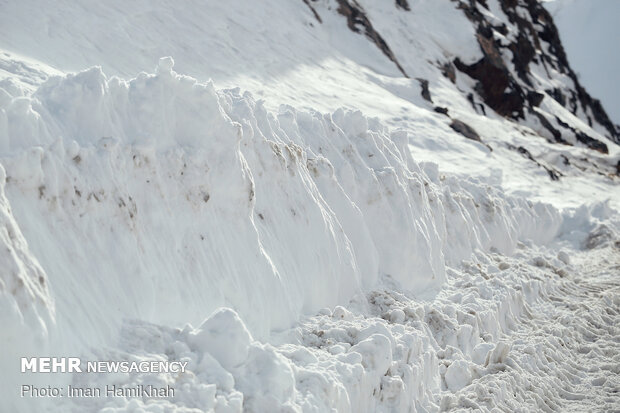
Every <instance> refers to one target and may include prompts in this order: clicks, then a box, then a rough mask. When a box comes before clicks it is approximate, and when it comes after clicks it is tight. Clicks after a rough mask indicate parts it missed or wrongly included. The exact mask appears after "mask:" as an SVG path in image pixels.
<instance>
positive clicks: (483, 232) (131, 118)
mask: <svg viewBox="0 0 620 413" xmlns="http://www.w3.org/2000/svg"><path fill="white" fill-rule="evenodd" d="M0 116H1V119H2V125H3V127H2V135H1V137H0V140H1V142H2V164H3V165H4V168H5V169H6V183H5V192H6V195H7V197H8V203H10V205H9V204H8V203H7V206H6V212H5V215H6V216H7V220H9V222H13V223H14V222H15V221H16V222H17V223H18V224H17V225H18V226H17V225H16V224H13V226H14V227H15V229H14V230H13V232H16V233H18V232H17V231H18V230H21V232H22V233H23V234H24V236H25V239H26V240H27V243H28V247H26V246H25V243H22V244H24V245H23V246H22V250H23V254H24V255H25V258H23V259H25V260H29V261H27V262H30V261H32V262H33V264H31V267H32V268H33V269H31V270H30V273H27V274H26V275H24V276H22V278H26V279H31V281H29V283H28V284H27V285H30V284H31V283H32V284H35V286H38V287H37V288H36V289H34V290H33V291H34V292H33V293H32V294H31V295H30V296H25V297H21V298H19V297H12V296H11V294H9V296H8V297H9V298H11V300H18V301H19V300H21V301H22V302H29V303H30V304H28V305H32V304H33V303H34V302H42V303H41V304H40V305H42V306H43V308H45V309H47V311H46V312H44V314H49V316H48V317H47V318H46V317H44V316H43V315H40V316H39V317H33V318H32V319H28V318H24V319H21V318H19V317H17V316H15V317H13V322H14V324H19V323H27V324H32V323H37V324H41V325H44V326H45V325H47V326H48V328H50V327H51V326H52V325H53V324H52V323H51V322H50V320H53V319H54V317H55V319H56V321H57V324H58V326H57V329H56V330H54V331H53V332H52V333H51V336H52V339H53V340H52V341H54V342H55V343H57V344H58V343H62V344H63V345H66V346H69V349H71V348H72V347H73V349H76V348H83V347H82V346H83V345H88V344H92V343H95V342H100V341H102V340H103V341H106V340H109V339H111V338H113V337H114V332H115V331H116V330H117V328H118V326H119V323H120V322H121V320H122V319H123V318H137V319H143V320H148V321H152V322H158V323H163V324H175V323H182V322H193V323H197V322H199V321H200V320H201V319H202V318H204V316H205V315H207V314H209V313H210V312H211V311H213V310H215V309H217V308H219V307H221V306H228V307H232V308H235V309H236V310H237V311H238V312H239V314H240V315H241V316H242V318H243V319H244V320H246V322H247V324H248V326H249V328H250V330H251V331H252V333H253V334H255V335H256V336H257V337H263V338H264V337H266V336H267V334H268V332H269V331H272V330H274V329H282V328H285V327H289V326H290V325H291V323H292V322H293V321H295V320H297V318H298V317H299V315H300V314H308V313H312V312H314V311H317V310H318V309H320V308H322V307H333V306H334V305H336V304H345V303H347V302H348V300H349V299H351V298H352V297H353V296H354V295H355V294H356V293H359V292H363V291H368V290H369V289H371V288H373V287H375V286H376V285H377V283H379V282H382V281H385V280H389V282H392V283H395V284H396V285H399V286H400V287H401V288H402V289H404V290H406V291H411V292H413V293H416V294H420V293H423V292H424V291H428V290H429V289H436V288H437V287H439V286H441V284H442V282H443V281H444V279H445V262H446V260H448V261H454V262H456V261H458V260H460V259H462V258H464V257H466V256H468V255H469V254H470V253H471V252H472V251H473V250H475V249H478V248H480V249H484V250H489V249H492V248H494V249H496V250H498V251H502V252H506V253H510V251H511V250H512V249H513V248H514V246H515V245H516V242H517V240H519V239H525V238H531V239H536V240H537V241H539V242H545V240H549V239H551V238H552V237H553V236H554V234H555V233H556V232H557V230H558V228H559V225H560V218H559V214H558V213H557V212H556V211H555V210H554V209H553V208H552V207H549V206H544V205H542V204H535V205H533V204H530V203H528V202H526V201H523V200H519V199H514V198H510V197H506V196H504V195H503V194H502V192H501V191H500V190H499V189H497V188H493V187H490V186H488V185H485V184H484V183H480V182H476V181H475V180H473V181H460V180H457V179H455V178H447V179H446V178H444V177H443V176H441V175H439V173H438V170H437V167H436V166H435V165H433V164H424V165H422V167H421V166H420V165H418V164H417V163H416V162H415V161H414V160H413V159H412V157H411V155H410V153H409V151H408V148H407V143H406V142H407V139H406V133H405V132H403V131H389V130H388V129H387V128H386V127H385V126H382V125H381V123H380V122H378V121H377V120H374V119H369V118H366V117H364V116H363V115H361V113H359V112H351V111H344V110H339V111H337V112H335V113H333V114H329V115H325V114H321V113H317V112H314V113H308V112H298V111H296V110H294V109H293V108H291V107H282V108H281V110H280V112H279V113H278V114H271V113H269V112H268V111H266V110H265V108H264V107H263V106H262V104H261V102H260V101H259V102H256V101H255V100H254V99H253V98H252V96H251V95H250V94H248V93H245V94H241V93H240V92H239V91H238V90H223V91H216V90H215V89H214V87H213V85H212V84H200V83H198V82H196V81H195V80H194V79H191V78H188V77H185V76H180V75H178V74H176V73H175V72H173V71H172V61H171V59H169V58H166V59H162V61H161V62H160V64H159V67H158V72H157V74H156V75H149V74H145V73H142V74H140V75H139V76H138V77H137V78H135V79H133V80H131V81H129V82H125V81H122V80H120V79H118V78H111V79H107V78H106V77H105V76H104V75H103V74H102V72H101V70H100V69H97V68H94V69H90V70H87V71H85V72H81V73H78V74H75V75H67V76H65V77H58V78H53V79H51V80H50V81H49V82H47V83H46V84H44V85H43V86H42V87H41V88H40V89H39V90H38V91H37V92H36V93H35V94H34V96H33V97H32V98H24V97H17V98H14V99H7V100H5V101H4V103H3V107H2V111H1V112H0ZM9 208H10V209H9ZM18 234H19V233H18ZM5 244H6V245H7V246H10V244H8V241H5ZM37 260H38V262H40V263H41V267H42V269H40V268H39V267H38V266H36V264H35V263H36V262H37ZM39 273H41V274H43V275H41V278H42V279H46V277H47V278H48V279H49V284H50V287H51V291H52V293H51V294H48V293H44V292H45V291H47V290H46V288H47V284H45V283H42V282H41V283H42V284H44V285H43V286H39V281H38V278H39ZM45 274H46V275H45ZM12 277H14V275H12V272H11V271H8V272H3V281H4V283H5V284H6V283H12V282H13V281H11V280H12ZM39 290H41V291H39ZM35 292H37V295H34V293H35ZM35 297H38V298H37V299H36V300H35ZM5 299H6V298H5ZM109 303H114V305H113V306H109V305H108V304H109ZM54 308H55V309H56V314H55V316H54V313H53V309H54ZM104 308H105V309H107V310H106V311H105V312H102V311H101V309H104ZM35 314H36V313H35ZM69 326H72V327H71V329H70V328H69ZM73 329H79V331H80V334H75V335H74V334H72V333H71V332H70V331H71V330H73ZM16 343H17V342H16Z"/></svg>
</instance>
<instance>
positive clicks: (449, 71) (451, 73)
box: [441, 62, 456, 83]
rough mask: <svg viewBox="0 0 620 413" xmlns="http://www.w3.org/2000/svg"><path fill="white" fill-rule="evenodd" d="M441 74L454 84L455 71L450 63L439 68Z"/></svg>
mask: <svg viewBox="0 0 620 413" xmlns="http://www.w3.org/2000/svg"><path fill="white" fill-rule="evenodd" d="M441 73H443V75H444V76H445V77H447V78H448V79H450V81H451V82H452V83H456V71H455V70H454V65H453V64H452V63H450V62H447V63H445V64H443V65H442V66H441Z"/></svg>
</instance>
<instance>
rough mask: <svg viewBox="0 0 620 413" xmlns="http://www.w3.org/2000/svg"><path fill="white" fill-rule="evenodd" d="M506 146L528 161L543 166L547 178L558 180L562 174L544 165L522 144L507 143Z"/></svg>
mask: <svg viewBox="0 0 620 413" xmlns="http://www.w3.org/2000/svg"><path fill="white" fill-rule="evenodd" d="M508 148H509V149H512V150H516V151H517V152H519V153H520V154H521V155H523V157H525V158H527V159H529V160H530V161H532V162H534V163H535V164H536V165H538V166H539V167H541V168H543V169H544V170H545V171H547V174H549V178H551V180H552V181H559V180H560V177H562V176H564V175H563V174H562V172H560V171H558V170H556V169H554V168H552V167H551V166H548V165H545V164H544V163H542V162H539V161H537V160H536V158H534V156H532V153H531V152H530V151H528V150H527V149H526V148H524V147H523V146H519V147H516V146H514V145H511V144H508Z"/></svg>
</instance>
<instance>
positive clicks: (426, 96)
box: [416, 77, 433, 103]
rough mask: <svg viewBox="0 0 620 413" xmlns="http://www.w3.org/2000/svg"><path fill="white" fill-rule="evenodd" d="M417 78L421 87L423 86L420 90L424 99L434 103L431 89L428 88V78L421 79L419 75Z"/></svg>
mask: <svg viewBox="0 0 620 413" xmlns="http://www.w3.org/2000/svg"><path fill="white" fill-rule="evenodd" d="M416 80H417V81H418V82H419V83H420V87H421V88H422V91H421V92H420V94H421V95H422V97H423V98H424V100H427V101H429V102H431V103H433V99H432V98H431V91H430V90H429V89H428V80H426V79H421V78H419V77H418V78H416Z"/></svg>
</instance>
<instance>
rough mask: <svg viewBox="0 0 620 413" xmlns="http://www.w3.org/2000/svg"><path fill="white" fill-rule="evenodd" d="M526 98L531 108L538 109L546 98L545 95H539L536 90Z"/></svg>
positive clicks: (530, 92)
mask: <svg viewBox="0 0 620 413" xmlns="http://www.w3.org/2000/svg"><path fill="white" fill-rule="evenodd" d="M525 98H526V99H527V101H528V103H529V104H530V106H531V107H538V106H540V104H541V103H542V101H543V99H544V98H545V95H543V94H542V93H538V92H536V91H534V90H530V91H529V92H527V96H526V97H525Z"/></svg>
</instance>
